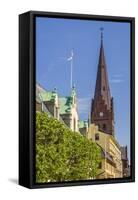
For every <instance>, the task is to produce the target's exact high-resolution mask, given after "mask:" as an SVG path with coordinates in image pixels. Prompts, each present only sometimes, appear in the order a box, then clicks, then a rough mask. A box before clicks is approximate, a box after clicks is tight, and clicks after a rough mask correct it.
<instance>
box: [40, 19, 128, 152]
mask: <svg viewBox="0 0 138 200" xmlns="http://www.w3.org/2000/svg"><path fill="white" fill-rule="evenodd" d="M101 27H103V28H104V50H105V57H106V65H107V70H108V78H109V82H110V90H111V95H112V96H113V97H114V110H115V134H116V138H117V139H118V141H119V143H120V144H121V145H128V148H130V147H129V146H130V24H129V23H122V22H104V21H92V20H91V21H90V20H72V19H54V18H44V17H37V18H36V80H37V82H39V83H40V84H41V85H42V86H44V87H45V88H46V89H47V90H53V88H54V87H56V88H57V90H58V93H59V94H60V95H61V96H69V95H70V62H69V61H68V60H67V58H69V57H70V52H71V49H72V48H73V49H74V59H73V83H74V84H75V86H76V91H77V97H78V110H79V115H80V118H81V119H82V120H86V119H87V118H88V113H89V111H90V102H91V98H92V97H93V96H94V89H95V82H96V74H97V67H98V66H97V65H98V58H99V48H100V28H101Z"/></svg>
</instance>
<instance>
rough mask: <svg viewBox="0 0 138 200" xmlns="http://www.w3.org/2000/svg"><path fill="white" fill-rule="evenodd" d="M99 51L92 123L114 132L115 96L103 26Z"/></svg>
mask: <svg viewBox="0 0 138 200" xmlns="http://www.w3.org/2000/svg"><path fill="white" fill-rule="evenodd" d="M100 30H101V44H100V52H99V61H98V70H97V78H96V86H95V93H94V99H93V100H92V107H91V123H95V124H96V125H98V126H99V129H100V130H101V131H104V132H106V133H108V134H114V111H113V98H111V94H110V87H109V81H108V73H107V67H106V61H105V54H104V44H103V28H101V29H100Z"/></svg>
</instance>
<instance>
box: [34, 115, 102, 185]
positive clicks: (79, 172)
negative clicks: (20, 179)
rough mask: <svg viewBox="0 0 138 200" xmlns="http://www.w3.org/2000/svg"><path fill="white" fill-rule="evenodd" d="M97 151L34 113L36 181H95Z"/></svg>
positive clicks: (97, 161)
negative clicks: (93, 179)
mask: <svg viewBox="0 0 138 200" xmlns="http://www.w3.org/2000/svg"><path fill="white" fill-rule="evenodd" d="M100 159H101V152H100V148H99V147H98V146H97V145H96V144H95V143H93V142H92V141H90V140H88V139H87V138H85V137H84V136H82V135H81V134H79V133H77V132H72V131H71V130H70V129H69V128H67V127H66V126H65V125H64V124H62V123H61V122H59V121H58V120H56V119H54V118H52V117H48V115H47V114H46V113H40V112H37V113H36V182H37V183H43V182H55V181H58V182H61V181H72V180H87V179H92V178H95V176H96V174H97V172H98V165H99V162H100V161H101V160H100Z"/></svg>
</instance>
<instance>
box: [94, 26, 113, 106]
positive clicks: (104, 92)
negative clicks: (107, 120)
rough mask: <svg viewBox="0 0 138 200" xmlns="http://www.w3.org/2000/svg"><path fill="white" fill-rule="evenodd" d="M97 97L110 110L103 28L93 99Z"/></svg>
mask: <svg viewBox="0 0 138 200" xmlns="http://www.w3.org/2000/svg"><path fill="white" fill-rule="evenodd" d="M99 96H102V98H103V100H104V101H105V104H106V105H107V109H110V108H111V95H110V88H109V81H108V74H107V69H106V62H105V55H104V46H103V28H101V46H100V54H99V63H98V71H97V79H96V87H95V96H94V98H98V97H99Z"/></svg>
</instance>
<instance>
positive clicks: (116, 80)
mask: <svg viewBox="0 0 138 200" xmlns="http://www.w3.org/2000/svg"><path fill="white" fill-rule="evenodd" d="M122 82H124V79H119V78H114V79H111V80H110V83H122Z"/></svg>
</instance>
